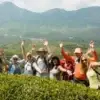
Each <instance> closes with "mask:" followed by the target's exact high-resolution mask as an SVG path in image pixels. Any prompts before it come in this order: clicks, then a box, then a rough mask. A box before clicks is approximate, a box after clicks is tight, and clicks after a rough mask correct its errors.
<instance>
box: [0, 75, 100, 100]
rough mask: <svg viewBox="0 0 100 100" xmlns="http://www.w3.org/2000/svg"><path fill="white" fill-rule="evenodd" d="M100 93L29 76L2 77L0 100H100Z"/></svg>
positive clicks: (78, 86)
mask: <svg viewBox="0 0 100 100" xmlns="http://www.w3.org/2000/svg"><path fill="white" fill-rule="evenodd" d="M99 94H100V91H98V90H92V89H89V88H86V87H84V86H81V85H76V84H72V83H68V82H64V81H63V82H59V81H56V80H49V79H42V78H38V77H29V76H13V75H0V100H100V95H99Z"/></svg>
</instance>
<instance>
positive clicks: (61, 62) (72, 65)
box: [0, 41, 100, 89]
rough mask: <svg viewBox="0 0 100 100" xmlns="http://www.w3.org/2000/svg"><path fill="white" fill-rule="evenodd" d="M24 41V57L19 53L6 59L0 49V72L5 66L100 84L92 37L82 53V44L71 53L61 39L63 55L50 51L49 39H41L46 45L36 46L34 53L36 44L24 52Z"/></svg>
mask: <svg viewBox="0 0 100 100" xmlns="http://www.w3.org/2000/svg"><path fill="white" fill-rule="evenodd" d="M24 45H25V44H24V41H22V43H21V51H22V55H23V59H21V58H19V57H18V55H13V56H12V57H11V59H10V60H9V61H8V60H7V59H6V57H5V53H4V50H2V49H1V50H0V72H1V73H2V72H3V66H6V67H5V69H6V71H7V72H8V74H24V75H30V76H32V75H34V76H38V77H46V78H50V79H57V80H65V81H70V82H72V83H73V82H74V83H79V84H83V85H85V86H89V87H90V88H95V89H99V88H100V80H99V79H98V77H97V74H99V73H97V71H96V70H95V69H96V68H97V67H99V66H100V63H99V62H98V55H97V53H96V50H95V49H94V42H93V41H91V42H90V44H89V49H88V50H87V52H86V53H83V51H82V49H81V48H76V49H75V51H74V56H71V55H70V54H69V53H68V52H65V50H64V45H63V43H60V44H59V46H60V49H61V54H62V57H63V59H60V58H59V57H58V56H55V55H54V54H53V53H52V52H51V50H50V48H49V44H48V41H45V42H44V46H45V48H39V49H38V50H36V55H34V54H33V51H34V50H35V46H33V47H32V50H31V51H30V52H27V53H26V50H25V46H24ZM21 66H24V71H22V67H21Z"/></svg>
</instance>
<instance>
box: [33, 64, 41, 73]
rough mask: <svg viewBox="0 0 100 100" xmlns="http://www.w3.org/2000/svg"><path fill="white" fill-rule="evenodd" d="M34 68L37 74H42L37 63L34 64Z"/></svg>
mask: <svg viewBox="0 0 100 100" xmlns="http://www.w3.org/2000/svg"><path fill="white" fill-rule="evenodd" d="M33 67H34V68H35V70H36V71H37V72H39V73H42V72H41V70H40V68H39V67H38V66H37V64H36V63H33Z"/></svg>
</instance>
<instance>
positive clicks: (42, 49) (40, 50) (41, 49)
mask: <svg viewBox="0 0 100 100" xmlns="http://www.w3.org/2000/svg"><path fill="white" fill-rule="evenodd" d="M36 52H37V53H41V52H44V53H48V51H46V50H45V49H44V48H39V49H38V50H37V51H36Z"/></svg>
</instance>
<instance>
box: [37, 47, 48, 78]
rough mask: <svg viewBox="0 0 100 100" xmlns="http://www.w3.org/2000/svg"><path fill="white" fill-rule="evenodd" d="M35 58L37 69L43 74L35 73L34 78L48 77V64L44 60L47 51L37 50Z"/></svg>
mask: <svg viewBox="0 0 100 100" xmlns="http://www.w3.org/2000/svg"><path fill="white" fill-rule="evenodd" d="M36 53H37V55H38V56H37V58H36V63H37V66H38V67H39V69H40V70H41V72H43V73H39V72H37V73H36V76H38V77H47V78H48V77H49V73H48V62H47V59H46V55H47V51H46V50H45V49H44V48H39V49H38V50H37V51H36Z"/></svg>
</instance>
